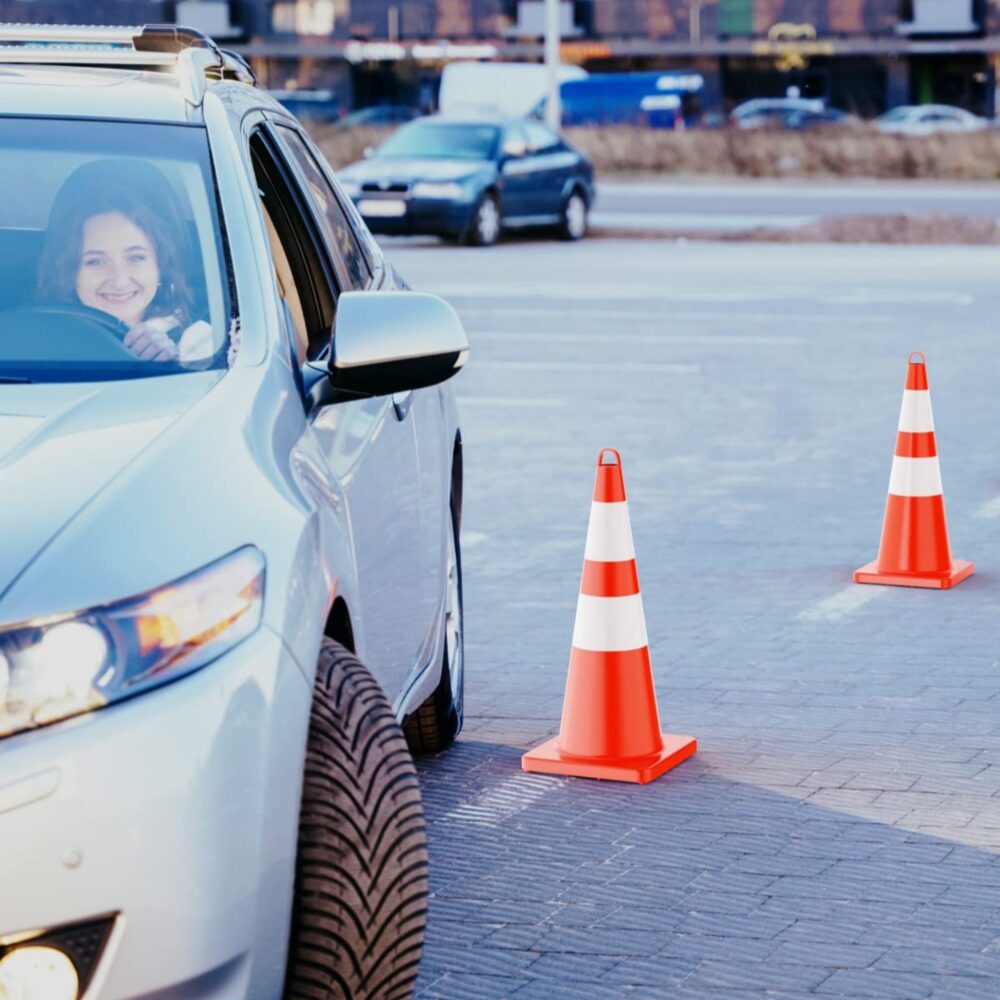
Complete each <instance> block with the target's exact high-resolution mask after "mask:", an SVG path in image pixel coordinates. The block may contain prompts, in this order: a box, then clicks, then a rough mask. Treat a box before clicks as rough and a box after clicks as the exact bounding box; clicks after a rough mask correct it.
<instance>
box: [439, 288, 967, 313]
mask: <svg viewBox="0 0 1000 1000" xmlns="http://www.w3.org/2000/svg"><path fill="white" fill-rule="evenodd" d="M427 290H428V291H431V292H433V293H434V294H435V295H441V296H444V297H445V298H449V299H455V300H456V301H458V302H461V300H462V299H473V298H474V299H482V298H487V299H491V298H492V299H501V300H505V301H509V300H510V297H511V290H510V286H509V285H498V284H485V283H482V284H476V283H473V282H469V283H463V284H460V285H435V286H433V287H432V288H428V289H427ZM517 294H518V297H519V298H520V299H521V300H522V301H523V300H526V299H527V300H531V301H532V302H539V301H541V302H555V303H557V304H559V305H560V306H562V305H563V304H564V303H565V302H567V301H568V302H581V301H583V302H609V303H610V302H637V301H646V302H663V303H672V302H681V303H689V304H702V303H704V304H708V305H712V304H720V303H737V304H738V303H744V302H810V303H817V302H818V303H822V304H824V305H863V306H867V305H873V304H878V305H909V304H912V303H922V304H928V305H949V306H970V305H973V304H974V303H975V301H976V297H975V296H974V295H970V294H969V293H967V292H950V291H943V290H942V291H935V290H928V291H922V292H921V291H898V292H897V291H882V290H878V289H871V288H855V289H852V290H850V291H847V292H838V293H835V294H834V293H830V292H824V291H821V290H819V288H814V287H805V288H788V289H774V290H771V289H759V290H756V291H718V290H708V289H706V290H705V291H685V292H681V291H670V290H665V289H664V288H663V286H662V285H659V284H646V285H618V286H617V287H615V288H614V289H608V288H605V287H603V286H600V285H591V286H590V287H586V286H580V285H555V284H553V283H552V282H546V283H545V284H537V285H529V284H527V283H526V282H521V283H520V284H519V285H518V288H517ZM664 318H665V319H666V318H669V317H664Z"/></svg>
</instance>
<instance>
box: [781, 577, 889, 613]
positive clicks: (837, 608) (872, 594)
mask: <svg viewBox="0 0 1000 1000" xmlns="http://www.w3.org/2000/svg"><path fill="white" fill-rule="evenodd" d="M888 589H889V588H888V587H871V586H867V587H866V586H863V585H861V584H858V583H854V584H851V585H850V586H849V587H845V588H844V589H843V590H838V591H837V593H836V594H834V595H832V596H831V597H827V598H825V599H824V600H822V601H820V602H819V603H818V604H814V605H813V606H812V607H811V608H806V610H805V611H800V612H799V614H798V615H797V616H796V617H798V618H800V619H802V620H803V621H809V622H836V621H840V619H841V618H845V617H847V615H849V614H851V612H852V611H857V610H858V608H860V607H862V606H863V605H865V604H867V603H868V602H869V601H874V600H875V598H876V597H881V596H882V595H883V594H884V593H885V592H886V591H887V590H888Z"/></svg>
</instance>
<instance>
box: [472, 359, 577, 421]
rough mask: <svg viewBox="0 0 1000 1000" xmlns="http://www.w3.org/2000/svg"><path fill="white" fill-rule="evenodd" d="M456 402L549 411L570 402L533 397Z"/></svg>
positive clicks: (480, 397)
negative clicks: (530, 407)
mask: <svg viewBox="0 0 1000 1000" xmlns="http://www.w3.org/2000/svg"><path fill="white" fill-rule="evenodd" d="M481 363H482V362H480V364H481ZM456 400H457V402H458V405H459V406H543V407H546V408H547V409H552V408H553V407H556V406H565V405H566V404H567V402H568V400H565V399H539V398H531V397H528V398H524V399H514V398H513V397H512V396H457V397H456Z"/></svg>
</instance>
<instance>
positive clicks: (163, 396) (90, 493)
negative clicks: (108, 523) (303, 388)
mask: <svg viewBox="0 0 1000 1000" xmlns="http://www.w3.org/2000/svg"><path fill="white" fill-rule="evenodd" d="M222 374H223V373H222V372H218V371H213V372H191V373H188V374H184V375H172V376H161V377H158V378H148V379H147V378H143V379H130V380H127V381H117V382H101V383H97V382H93V383H72V384H70V383H65V384H63V383H55V384H35V385H0V484H2V487H0V524H2V525H3V531H0V596H2V595H3V593H4V592H6V591H7V590H8V589H9V587H10V585H11V584H12V583H13V582H14V580H16V579H17V577H18V576H19V574H20V573H21V572H22V571H23V570H24V568H25V567H26V566H27V565H28V564H30V563H31V561H32V560H33V559H34V558H35V556H37V555H38V553H39V552H40V551H41V550H42V549H43V548H44V547H45V546H46V544H48V542H49V541H50V540H51V539H52V538H53V537H54V536H55V535H56V534H58V532H59V531H60V529H61V528H62V527H63V526H64V525H65V524H66V523H67V522H68V521H70V520H71V519H72V518H73V516H74V515H75V514H76V513H77V512H78V511H80V510H81V509H82V508H83V507H84V506H86V504H87V503H88V501H90V500H91V499H92V498H93V497H94V496H96V495H97V494H98V493H99V492H100V491H101V490H102V489H103V487H105V486H106V485H107V484H108V483H109V482H111V481H112V480H113V479H114V478H115V476H116V475H118V474H119V473H120V472H121V471H122V469H124V468H125V467H126V466H127V465H128V464H129V463H130V462H131V461H132V460H133V459H135V458H136V456H137V455H139V454H140V453H141V452H142V451H143V450H144V449H146V448H147V447H148V446H149V445H151V444H152V443H153V442H154V441H156V440H157V438H158V437H160V436H161V435H162V434H163V433H164V432H165V431H166V429H167V428H168V427H169V426H170V425H171V424H172V423H173V422H174V421H175V420H177V419H178V418H179V417H180V416H181V415H182V414H183V413H185V412H186V411H187V410H188V409H190V407H191V406H193V405H194V404H195V403H196V402H197V401H198V400H199V399H200V398H201V397H202V396H203V395H204V394H205V393H206V392H207V391H208V390H209V389H210V388H211V386H212V385H214V384H215V383H216V382H217V381H218V379H219V378H220V377H221V375H222ZM93 545H94V557H95V559H99V558H100V539H97V538H95V539H93Z"/></svg>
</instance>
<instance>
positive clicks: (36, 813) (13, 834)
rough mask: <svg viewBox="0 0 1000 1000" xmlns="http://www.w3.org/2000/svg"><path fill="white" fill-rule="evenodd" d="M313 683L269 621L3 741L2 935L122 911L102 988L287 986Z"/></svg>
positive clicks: (229, 993)
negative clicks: (89, 706)
mask: <svg viewBox="0 0 1000 1000" xmlns="http://www.w3.org/2000/svg"><path fill="white" fill-rule="evenodd" d="M309 705H310V692H309V686H308V684H307V683H306V681H305V678H304V676H303V674H302V673H301V672H300V670H299V668H298V666H297V665H296V664H295V662H294V660H293V659H292V658H291V656H290V654H289V653H288V651H287V648H286V647H285V646H284V644H283V643H282V641H281V640H280V638H279V637H278V636H277V635H275V634H274V633H273V632H271V631H269V630H268V629H266V628H261V629H259V630H258V631H257V632H256V633H255V634H254V635H253V636H251V637H250V638H248V639H247V640H246V641H244V642H243V643H241V644H240V645H239V646H238V647H237V648H236V649H234V650H232V651H230V652H229V653H228V654H226V655H225V656H223V657H222V658H220V659H219V660H216V661H215V662H214V663H212V664H210V665H209V666H207V667H205V668H203V669H202V670H200V671H198V672H197V673H195V674H193V675H191V676H189V677H186V678H183V679H182V680H179V681H177V682H175V683H173V684H170V685H168V686H165V687H163V688H159V689H156V690H153V691H150V692H148V693H146V694H143V695H140V696H138V697H136V698H134V699H132V700H131V701H128V702H124V703H122V704H119V705H115V706H110V707H108V708H105V709H102V710H100V711H97V712H94V713H92V714H90V715H87V716H83V717H80V718H77V719H73V720H68V721H66V722H63V723H60V724H57V725H54V726H50V727H48V728H45V729H41V730H36V731H34V732H29V733H23V734H19V735H16V736H13V737H9V738H8V739H7V740H5V741H3V743H2V744H0V886H2V887H3V888H2V891H0V940H3V939H5V938H9V937H10V936H12V935H18V934H21V933H24V932H33V931H37V930H41V929H55V928H59V927H61V926H64V925H67V924H73V923H77V922H83V921H88V920H92V919H94V918H95V917H100V916H106V915H114V929H113V931H112V933H111V935H110V937H109V940H108V943H107V945H106V946H105V950H104V954H103V955H102V956H101V958H100V960H99V961H98V963H97V971H96V979H95V980H94V982H93V983H92V984H91V987H90V990H89V991H88V995H90V996H96V995H99V996H100V998H101V1000H131V998H135V997H140V996H141V997H143V998H144V1000H153V998H157V997H160V996H161V995H162V996H163V997H167V996H169V997H171V998H177V1000H196V998H197V1000H209V998H211V1000H223V998H225V1000H237V998H238V1000H248V998H258V997H259V998H262V1000H263V998H268V1000H270V998H273V997H275V996H280V995H281V989H282V979H283V970H284V960H285V950H286V942H287V940H288V926H289V924H288V921H289V912H290V907H291V900H292V890H293V881H294V864H295V844H296V839H297V820H298V803H299V791H300V788H301V771H302V761H303V755H304V746H305V738H306V732H307V726H308V717H309Z"/></svg>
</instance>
